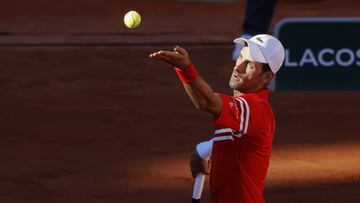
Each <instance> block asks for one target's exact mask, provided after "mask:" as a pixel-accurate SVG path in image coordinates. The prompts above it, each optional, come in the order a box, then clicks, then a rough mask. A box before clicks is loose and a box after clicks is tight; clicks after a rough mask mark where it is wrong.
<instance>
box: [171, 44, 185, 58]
mask: <svg viewBox="0 0 360 203" xmlns="http://www.w3.org/2000/svg"><path fill="white" fill-rule="evenodd" d="M174 51H175V52H178V53H179V54H181V55H183V56H187V55H188V53H187V51H186V50H185V49H184V48H182V47H180V46H177V45H176V46H175V47H174Z"/></svg>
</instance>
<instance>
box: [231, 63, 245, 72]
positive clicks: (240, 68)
mask: <svg viewBox="0 0 360 203" xmlns="http://www.w3.org/2000/svg"><path fill="white" fill-rule="evenodd" d="M244 70H245V63H244V62H243V61H242V62H240V63H238V64H235V66H234V71H237V72H243V71H244Z"/></svg>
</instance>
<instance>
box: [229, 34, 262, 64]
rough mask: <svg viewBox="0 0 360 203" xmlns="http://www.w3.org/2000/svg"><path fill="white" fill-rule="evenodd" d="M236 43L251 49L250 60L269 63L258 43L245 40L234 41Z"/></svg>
mask: <svg viewBox="0 0 360 203" xmlns="http://www.w3.org/2000/svg"><path fill="white" fill-rule="evenodd" d="M234 43H239V44H242V45H243V46H247V47H249V52H250V58H249V60H252V61H255V62H260V63H267V61H266V58H265V57H264V54H263V53H262V51H261V49H260V47H259V46H258V45H257V44H256V43H254V42H252V41H250V40H247V39H245V38H237V39H235V40H234Z"/></svg>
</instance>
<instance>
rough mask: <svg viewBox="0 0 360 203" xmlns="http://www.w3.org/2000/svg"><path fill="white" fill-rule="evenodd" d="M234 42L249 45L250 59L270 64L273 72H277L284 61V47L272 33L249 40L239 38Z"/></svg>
mask: <svg viewBox="0 0 360 203" xmlns="http://www.w3.org/2000/svg"><path fill="white" fill-rule="evenodd" d="M234 42H235V43H240V44H242V45H244V46H248V47H249V52H250V56H249V57H250V60H252V61H257V62H260V63H267V64H269V66H270V69H271V71H272V72H273V73H276V72H277V71H278V70H279V69H280V67H281V65H282V64H283V62H284V58H285V50H284V47H283V45H282V44H281V42H280V41H279V40H278V39H276V38H275V37H273V36H271V35H267V34H260V35H255V36H253V37H252V38H250V39H248V40H247V39H245V38H237V39H235V40H234Z"/></svg>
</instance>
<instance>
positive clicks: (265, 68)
mask: <svg viewBox="0 0 360 203" xmlns="http://www.w3.org/2000/svg"><path fill="white" fill-rule="evenodd" d="M262 72H263V73H264V72H272V70H271V68H270V66H269V64H267V63H263V66H262Z"/></svg>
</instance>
